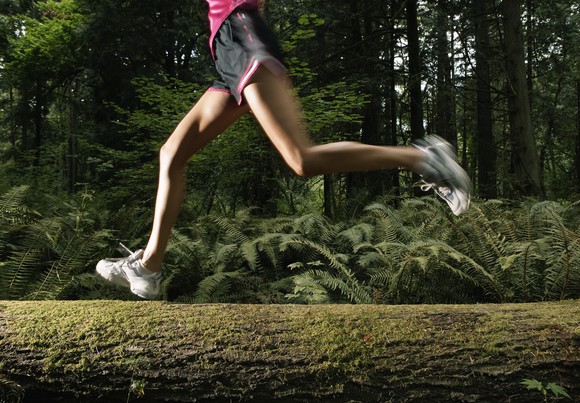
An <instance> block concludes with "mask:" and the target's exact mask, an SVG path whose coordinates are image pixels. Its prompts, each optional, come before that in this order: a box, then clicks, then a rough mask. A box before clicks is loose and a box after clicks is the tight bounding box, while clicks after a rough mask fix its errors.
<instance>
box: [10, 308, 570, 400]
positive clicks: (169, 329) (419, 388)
mask: <svg viewBox="0 0 580 403" xmlns="http://www.w3.org/2000/svg"><path fill="white" fill-rule="evenodd" d="M578 317H580V303H578V301H568V302H558V303H537V304H508V305H495V304H494V305H434V306H426V305H423V306H421V305H407V306H386V305H358V306H354V305H325V306H295V305H182V304H167V303H161V302H119V301H68V302H56V301H46V302H2V303H1V304H0V363H1V365H0V400H3V401H8V402H11V401H18V399H17V398H18V397H23V399H21V401H24V402H38V401H42V402H56V401H59V402H62V401H82V402H87V403H90V402H96V401H101V402H112V403H114V402H127V401H129V400H130V401H137V399H136V396H134V394H138V395H141V398H140V399H139V400H138V401H140V402H162V401H174V402H193V401H196V402H200V401H203V402H212V401H213V402H229V401H236V402H249V401H258V402H269V401H280V402H311V401H320V402H325V401H327V402H330V401H332V402H346V401H356V402H387V401H397V402H424V401H432V402H450V401H457V402H466V401H469V402H507V401H509V402H512V403H514V402H526V403H527V402H530V401H541V395H540V394H539V393H538V392H537V391H530V390H527V389H525V388H524V386H522V385H521V382H522V380H523V379H536V380H538V381H540V382H542V383H544V385H546V384H547V383H549V382H555V383H557V384H559V385H560V386H562V387H564V388H566V389H567V390H568V393H569V394H570V395H571V396H573V397H577V396H579V395H580V353H579V349H578V328H577V326H578ZM10 393H11V394H12V400H10V398H9V397H7V396H9V394H10Z"/></svg>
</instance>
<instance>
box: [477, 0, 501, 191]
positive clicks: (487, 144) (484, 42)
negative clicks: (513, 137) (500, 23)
mask: <svg viewBox="0 0 580 403" xmlns="http://www.w3.org/2000/svg"><path fill="white" fill-rule="evenodd" d="M473 5H474V11H475V16H474V18H475V74H476V77H477V136H476V139H477V142H476V144H477V148H476V150H477V165H478V168H479V169H478V171H477V179H478V181H477V182H478V189H479V195H480V197H483V198H488V199H493V198H496V197H497V167H496V153H495V148H496V147H495V140H494V135H493V118H492V102H491V69H490V64H489V58H490V54H491V47H490V44H489V12H490V10H491V4H490V1H489V0H473Z"/></svg>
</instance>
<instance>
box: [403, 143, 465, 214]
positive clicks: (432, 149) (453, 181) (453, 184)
mask: <svg viewBox="0 0 580 403" xmlns="http://www.w3.org/2000/svg"><path fill="white" fill-rule="evenodd" d="M414 146H415V147H416V148H417V149H418V150H420V151H422V152H423V153H424V155H425V159H424V160H423V162H421V163H420V164H418V166H417V173H419V175H421V177H422V179H423V182H424V184H423V185H422V186H421V189H422V190H425V191H427V190H429V189H433V190H434V191H435V193H436V194H437V195H438V196H439V197H441V198H442V199H443V200H445V201H446V202H447V204H448V205H449V207H450V208H451V211H452V212H453V214H455V215H460V214H463V213H464V212H465V211H467V209H468V208H469V203H470V201H471V181H470V179H469V176H468V175H467V173H466V172H465V170H464V169H463V168H461V166H460V165H459V163H458V162H457V156H456V155H455V152H454V150H453V147H452V146H451V144H449V142H447V141H445V140H444V139H442V138H441V137H439V136H427V137H425V138H424V139H422V140H418V141H417V142H416V143H415V144H414Z"/></svg>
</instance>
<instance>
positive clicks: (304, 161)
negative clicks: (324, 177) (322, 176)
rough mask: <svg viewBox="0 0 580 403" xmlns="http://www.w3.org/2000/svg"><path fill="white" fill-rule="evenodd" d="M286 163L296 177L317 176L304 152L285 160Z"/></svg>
mask: <svg viewBox="0 0 580 403" xmlns="http://www.w3.org/2000/svg"><path fill="white" fill-rule="evenodd" d="M286 163H287V164H288V166H289V167H290V168H291V169H292V170H293V171H294V173H296V175H298V176H302V177H310V176H314V175H317V172H316V170H315V167H314V164H313V161H312V159H311V158H310V157H309V155H308V153H306V152H303V153H300V154H299V155H295V156H292V157H289V158H286Z"/></svg>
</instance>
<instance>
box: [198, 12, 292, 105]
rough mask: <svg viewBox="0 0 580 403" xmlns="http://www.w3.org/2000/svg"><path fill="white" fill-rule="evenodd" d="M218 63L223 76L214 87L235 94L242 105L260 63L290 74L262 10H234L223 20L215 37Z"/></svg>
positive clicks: (219, 72)
mask: <svg viewBox="0 0 580 403" xmlns="http://www.w3.org/2000/svg"><path fill="white" fill-rule="evenodd" d="M214 50H215V66H216V69H217V72H218V74H219V76H220V79H219V80H216V81H215V82H214V83H213V85H212V87H211V88H210V89H209V90H210V91H224V92H228V93H230V94H231V95H233V96H234V98H235V99H236V101H237V103H238V105H241V104H242V102H243V97H242V93H243V91H244V88H245V87H246V85H247V84H248V82H249V80H250V78H252V75H253V74H254V73H255V72H256V70H257V69H258V67H260V66H265V67H266V68H268V69H269V70H270V71H272V73H274V74H277V75H278V74H286V72H287V69H286V67H285V66H284V64H283V63H282V52H281V50H280V46H279V44H278V41H277V39H276V37H275V35H274V32H273V31H272V30H271V29H270V27H268V25H267V24H266V23H265V21H264V20H263V19H262V17H261V16H260V14H259V12H258V11H250V10H244V9H240V8H238V9H236V10H234V11H233V12H232V13H231V14H230V15H229V17H228V18H226V20H225V21H224V22H223V24H222V25H221V27H220V29H219V31H218V32H217V34H216V36H215V39H214Z"/></svg>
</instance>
